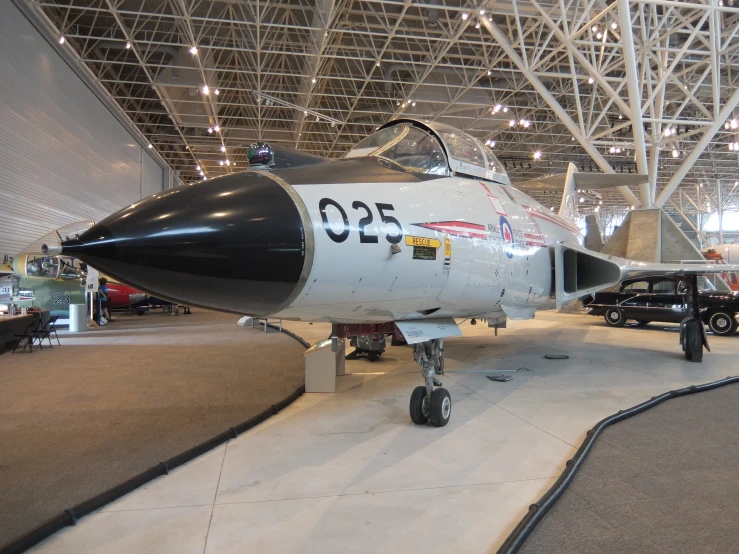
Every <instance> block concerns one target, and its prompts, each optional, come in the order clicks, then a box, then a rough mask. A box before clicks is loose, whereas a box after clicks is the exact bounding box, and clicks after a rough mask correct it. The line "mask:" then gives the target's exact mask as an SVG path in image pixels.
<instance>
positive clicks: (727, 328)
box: [708, 311, 737, 335]
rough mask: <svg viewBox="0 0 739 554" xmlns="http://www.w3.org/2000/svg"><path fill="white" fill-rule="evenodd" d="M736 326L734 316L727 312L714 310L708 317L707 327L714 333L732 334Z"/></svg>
mask: <svg viewBox="0 0 739 554" xmlns="http://www.w3.org/2000/svg"><path fill="white" fill-rule="evenodd" d="M736 327H737V324H736V321H735V320H734V316H733V314H730V313H729V312H724V311H720V312H715V313H713V314H711V317H710V318H708V328H709V329H710V330H711V332H712V333H713V334H714V335H733V334H734V333H735V332H736Z"/></svg>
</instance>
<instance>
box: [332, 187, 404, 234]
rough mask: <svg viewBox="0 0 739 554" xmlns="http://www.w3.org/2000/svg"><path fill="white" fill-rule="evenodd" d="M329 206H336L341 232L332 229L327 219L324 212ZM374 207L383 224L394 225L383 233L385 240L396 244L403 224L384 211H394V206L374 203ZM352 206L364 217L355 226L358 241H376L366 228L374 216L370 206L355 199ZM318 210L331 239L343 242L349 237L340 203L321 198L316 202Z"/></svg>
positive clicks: (346, 222)
mask: <svg viewBox="0 0 739 554" xmlns="http://www.w3.org/2000/svg"><path fill="white" fill-rule="evenodd" d="M329 206H333V207H334V208H336V210H337V211H338V212H339V214H340V215H341V219H342V224H343V226H342V228H341V232H338V233H337V232H336V231H334V229H332V228H331V224H330V223H329V221H328V214H327V213H326V208H328V207H329ZM375 207H376V208H377V213H378V214H379V216H380V219H381V220H382V222H383V223H385V224H389V225H393V226H394V227H395V229H394V231H393V232H391V233H388V234H387V235H385V240H387V241H388V242H389V243H390V244H397V243H399V242H400V241H401V240H403V226H402V225H401V224H400V221H398V220H397V219H395V218H394V217H393V216H391V215H387V214H386V213H385V212H391V211H394V210H395V208H393V205H392V204H382V203H377V204H375ZM352 208H353V209H355V210H357V211H362V212H364V217H362V218H360V219H359V222H358V224H357V227H358V228H359V242H360V243H376V242H378V240H379V239H378V238H377V235H372V234H370V233H369V232H368V230H367V227H368V226H369V225H371V224H372V222H373V221H374V216H373V215H372V210H371V209H370V207H369V206H368V205H367V204H365V203H364V202H360V201H359V200H355V201H354V202H352ZM318 210H319V211H320V212H321V221H323V228H324V230H325V231H326V234H327V235H328V237H329V238H330V239H331V240H332V241H334V242H344V241H345V240H346V239H347V238H349V233H350V232H351V226H350V225H349V217H348V216H347V214H346V210H344V208H342V207H341V204H339V203H338V202H337V201H336V200H333V199H331V198H321V200H320V202H318Z"/></svg>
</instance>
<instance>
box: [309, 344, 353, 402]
mask: <svg viewBox="0 0 739 554" xmlns="http://www.w3.org/2000/svg"><path fill="white" fill-rule="evenodd" d="M345 353H346V342H345V341H344V339H339V340H338V342H337V348H336V352H332V351H331V341H330V340H324V341H320V342H317V343H316V344H314V345H313V346H311V347H310V348H309V349H308V350H306V351H305V352H304V353H303V356H304V357H305V392H336V376H337V375H345V374H346V370H345V361H344V356H345Z"/></svg>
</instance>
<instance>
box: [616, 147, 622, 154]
mask: <svg viewBox="0 0 739 554" xmlns="http://www.w3.org/2000/svg"><path fill="white" fill-rule="evenodd" d="M620 153H621V149H620V148H619V147H618V146H617V147H616V154H620Z"/></svg>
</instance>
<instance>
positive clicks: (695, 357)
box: [680, 275, 711, 362]
mask: <svg viewBox="0 0 739 554" xmlns="http://www.w3.org/2000/svg"><path fill="white" fill-rule="evenodd" d="M699 300H700V297H699V296H698V276H697V275H688V276H686V278H685V308H686V309H685V312H686V314H685V315H686V317H685V319H683V320H682V321H681V322H680V344H681V345H682V347H683V352H685V359H686V360H688V361H689V362H702V361H703V347H704V346H705V347H706V350H708V351H709V352H710V351H711V349H710V348H709V346H708V337H707V336H706V328H705V327H704V326H703V321H701V318H700V302H699Z"/></svg>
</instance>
